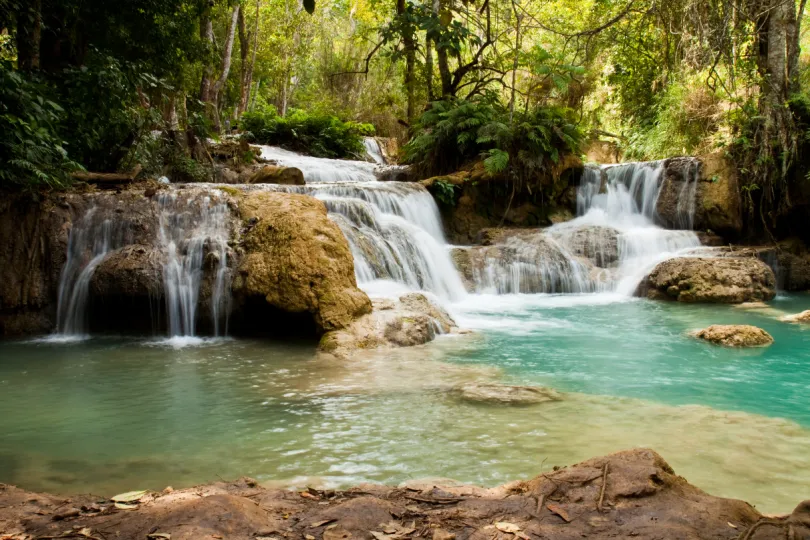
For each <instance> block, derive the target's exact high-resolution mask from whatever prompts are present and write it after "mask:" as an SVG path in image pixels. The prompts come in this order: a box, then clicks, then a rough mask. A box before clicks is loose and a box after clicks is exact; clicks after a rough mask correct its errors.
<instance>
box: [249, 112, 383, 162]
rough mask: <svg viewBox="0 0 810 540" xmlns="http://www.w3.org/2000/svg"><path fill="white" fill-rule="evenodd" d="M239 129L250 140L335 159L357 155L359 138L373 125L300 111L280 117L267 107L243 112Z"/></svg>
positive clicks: (360, 145) (369, 132) (361, 148)
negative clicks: (245, 133) (246, 134)
mask: <svg viewBox="0 0 810 540" xmlns="http://www.w3.org/2000/svg"><path fill="white" fill-rule="evenodd" d="M240 128H241V129H242V130H243V131H245V132H247V133H248V137H249V139H250V140H251V141H253V142H257V143H260V144H269V145H273V146H281V147H284V148H287V149H289V150H294V151H296V152H302V153H305V154H309V155H312V156H316V157H325V158H335V159H344V158H359V157H361V156H362V155H363V153H364V151H365V150H364V146H363V137H364V136H371V135H373V134H374V126H372V125H370V124H359V123H357V122H344V121H342V120H340V119H339V118H337V117H336V116H332V115H329V114H323V113H307V112H305V111H300V110H294V111H292V112H291V113H290V114H289V115H287V116H286V117H281V116H279V115H278V113H277V112H276V110H275V109H274V108H273V107H270V106H268V107H265V108H264V109H262V110H259V111H255V112H247V113H245V114H244V115H243V116H242V119H241V123H240Z"/></svg>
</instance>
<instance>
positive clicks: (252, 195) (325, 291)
mask: <svg viewBox="0 0 810 540" xmlns="http://www.w3.org/2000/svg"><path fill="white" fill-rule="evenodd" d="M239 213H240V215H241V217H242V219H243V220H244V222H245V224H246V225H245V230H244V233H243V235H242V246H243V248H244V250H245V254H244V256H243V257H242V260H241V261H240V264H239V266H238V268H237V271H236V276H235V278H234V282H233V289H232V292H233V296H234V301H235V303H236V305H245V304H246V303H248V302H249V301H250V300H251V299H264V301H265V302H266V303H267V304H268V305H269V306H270V307H273V308H276V309H278V310H281V311H283V312H291V313H310V314H312V316H313V318H314V321H315V324H316V326H317V329H318V330H319V331H320V332H321V333H323V332H329V331H331V330H337V329H341V328H345V327H347V326H348V325H349V324H351V322H352V321H353V320H354V319H356V318H357V317H360V316H362V315H365V314H367V313H370V312H371V301H370V300H369V298H368V296H366V294H365V293H364V292H362V291H361V290H360V289H358V288H357V282H356V280H355V276H354V259H353V258H352V254H351V251H350V249H349V243H348V241H347V240H346V238H345V237H344V236H343V233H342V232H341V231H340V228H339V227H338V226H337V225H336V224H335V223H333V222H332V221H331V220H329V218H328V217H327V212H326V206H324V204H323V203H322V202H321V201H319V200H317V199H315V198H313V197H307V196H305V195H296V194H289V193H276V192H249V193H246V194H245V196H244V197H243V198H242V199H241V200H240V201H239Z"/></svg>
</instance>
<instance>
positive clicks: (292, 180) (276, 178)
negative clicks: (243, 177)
mask: <svg viewBox="0 0 810 540" xmlns="http://www.w3.org/2000/svg"><path fill="white" fill-rule="evenodd" d="M247 183H248V184H281V185H285V186H303V185H305V184H306V182H305V181H304V173H303V172H301V169H296V168H295V167H278V166H276V165H267V166H265V167H262V168H261V169H259V170H258V171H256V172H255V173H253V175H252V176H251V177H250V178H248V181H247Z"/></svg>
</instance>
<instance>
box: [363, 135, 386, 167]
mask: <svg viewBox="0 0 810 540" xmlns="http://www.w3.org/2000/svg"><path fill="white" fill-rule="evenodd" d="M363 146H365V147H366V155H368V157H369V158H370V159H371V161H372V162H374V163H376V164H377V165H387V164H388V163H387V162H386V161H385V157H384V156H383V153H382V149H381V148H380V143H379V142H377V139H375V138H374V137H364V138H363Z"/></svg>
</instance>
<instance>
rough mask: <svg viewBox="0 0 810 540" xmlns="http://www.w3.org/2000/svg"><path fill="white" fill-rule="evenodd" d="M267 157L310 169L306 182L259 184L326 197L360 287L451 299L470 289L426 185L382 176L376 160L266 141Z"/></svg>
mask: <svg viewBox="0 0 810 540" xmlns="http://www.w3.org/2000/svg"><path fill="white" fill-rule="evenodd" d="M262 157H264V158H265V159H272V160H274V161H276V162H277V163H280V164H283V165H285V166H289V167H298V168H299V169H301V170H302V171H303V172H304V179H305V180H306V182H307V185H306V186H271V185H265V186H261V189H274V190H277V191H286V192H289V193H302V194H305V195H310V196H313V197H316V198H318V199H320V200H322V201H323V202H324V204H325V205H326V208H327V210H328V211H329V216H330V218H331V219H332V220H333V221H334V222H335V223H337V225H338V226H339V227H340V228H341V230H342V231H343V233H344V235H345V236H346V238H347V240H348V241H349V247H350V248H351V251H352V255H353V256H354V265H355V276H356V278H357V283H358V285H359V286H360V287H361V288H363V289H365V290H367V291H369V292H373V293H382V294H384V293H386V292H387V291H388V290H394V289H396V290H401V289H403V288H404V289H408V290H422V291H429V292H432V293H434V294H436V295H437V296H439V297H440V298H443V299H446V300H458V299H461V298H463V297H464V296H465V295H466V294H467V293H466V290H465V288H464V284H463V283H462V281H461V277H460V276H459V274H458V272H457V271H456V268H455V266H454V264H453V261H452V260H451V259H450V255H449V253H448V250H447V241H446V239H445V236H444V230H443V228H442V223H441V216H440V215H439V209H438V207H437V206H436V202H435V201H434V200H433V197H432V196H431V195H430V193H428V191H427V190H426V189H425V188H424V186H422V185H421V184H416V183H407V182H379V181H377V179H376V176H375V175H374V170H375V166H374V165H373V164H371V163H367V162H361V161H339V160H330V159H319V158H313V157H309V156H299V155H298V154H294V153H292V152H287V151H285V150H279V149H278V148H273V147H263V150H262ZM390 285H394V287H390Z"/></svg>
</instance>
